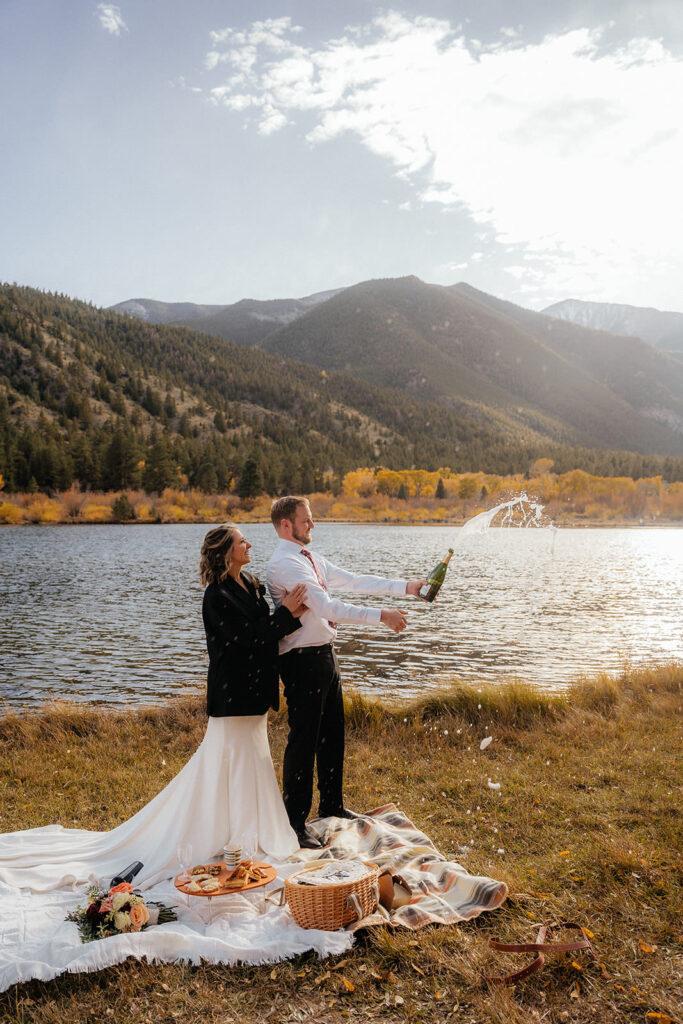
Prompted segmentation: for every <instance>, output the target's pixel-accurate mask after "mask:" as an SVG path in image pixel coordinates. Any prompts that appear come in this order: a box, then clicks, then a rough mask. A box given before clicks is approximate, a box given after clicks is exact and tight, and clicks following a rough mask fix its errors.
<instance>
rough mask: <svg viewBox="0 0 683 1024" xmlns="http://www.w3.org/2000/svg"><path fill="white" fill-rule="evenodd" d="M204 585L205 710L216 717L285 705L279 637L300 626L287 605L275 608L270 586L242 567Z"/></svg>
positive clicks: (263, 711) (256, 713)
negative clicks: (282, 701)
mask: <svg viewBox="0 0 683 1024" xmlns="http://www.w3.org/2000/svg"><path fill="white" fill-rule="evenodd" d="M242 578H243V579H244V581H245V582H246V584H247V589H246V590H245V589H244V587H241V586H240V584H239V583H237V582H236V581H235V580H234V579H232V577H231V576H228V577H227V578H226V579H225V580H224V581H223V582H221V583H210V584H209V586H208V587H207V588H206V590H205V591H204V601H203V605H202V615H203V619H204V629H205V630H206V646H207V650H208V652H209V671H208V674H207V691H206V710H207V713H208V714H209V715H210V716H211V717H214V718H224V717H226V716H229V715H238V716H241V715H263V714H265V712H266V711H267V710H268V708H269V707H272V708H275V709H277V708H278V707H279V705H280V687H279V669H278V641H279V640H281V639H282V637H283V636H287V634H288V633H292V632H294V630H295V629H299V628H300V627H301V623H300V622H299V620H298V619H295V618H294V616H293V615H292V614H291V613H290V612H289V611H288V610H287V609H286V608H284V607H282V606H281V607H280V608H278V609H277V611H275V612H273V613H272V614H271V611H270V608H269V607H268V603H267V601H266V599H265V591H266V588H265V587H264V586H263V585H262V584H261V583H259V581H258V580H257V579H256V577H254V576H252V575H251V574H250V573H247V572H244V571H243V572H242Z"/></svg>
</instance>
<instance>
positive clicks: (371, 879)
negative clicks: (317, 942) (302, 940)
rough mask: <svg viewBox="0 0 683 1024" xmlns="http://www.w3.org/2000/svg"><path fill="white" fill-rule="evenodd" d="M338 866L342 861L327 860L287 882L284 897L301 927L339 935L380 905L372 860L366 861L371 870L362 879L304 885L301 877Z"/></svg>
mask: <svg viewBox="0 0 683 1024" xmlns="http://www.w3.org/2000/svg"><path fill="white" fill-rule="evenodd" d="M335 863H339V862H338V861H333V860H325V861H323V862H322V863H319V864H315V865H313V866H312V867H308V868H304V870H303V871H297V873H296V874H295V875H290V877H289V878H287V879H285V888H284V898H285V900H286V902H287V903H288V904H289V909H290V910H291V911H292V917H293V918H294V920H295V921H296V923H297V924H298V925H299V927H300V928H321V929H322V930H323V931H326V932H336V931H338V930H339V929H340V928H344V927H345V926H346V925H347V924H350V923H351V921H360V920H361V919H362V918H364V917H367V916H368V914H371V913H372V912H373V910H375V909H376V907H377V904H378V902H379V886H378V882H377V880H378V878H379V868H378V867H377V865H376V864H372V863H370V862H369V861H363V863H364V864H365V865H366V867H367V869H368V870H367V874H365V875H363V876H362V877H361V878H355V879H353V880H352V881H349V882H335V883H332V884H330V885H306V884H305V883H304V884H301V881H302V876H304V875H307V874H310V873H311V872H312V871H320V870H321V868H324V867H328V866H329V865H330V864H335Z"/></svg>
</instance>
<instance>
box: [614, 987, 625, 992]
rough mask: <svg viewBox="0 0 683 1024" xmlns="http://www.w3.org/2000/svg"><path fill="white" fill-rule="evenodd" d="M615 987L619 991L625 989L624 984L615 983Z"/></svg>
mask: <svg viewBox="0 0 683 1024" xmlns="http://www.w3.org/2000/svg"><path fill="white" fill-rule="evenodd" d="M614 987H615V989H616V990H617V992H623V991H624V986H623V985H615V986H614Z"/></svg>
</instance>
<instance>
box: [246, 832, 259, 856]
mask: <svg viewBox="0 0 683 1024" xmlns="http://www.w3.org/2000/svg"><path fill="white" fill-rule="evenodd" d="M257 850H258V837H257V836H256V835H255V834H254V833H253V832H250V833H248V834H247V835H245V836H242V857H243V858H244V860H254V859H255V858H256V851H257Z"/></svg>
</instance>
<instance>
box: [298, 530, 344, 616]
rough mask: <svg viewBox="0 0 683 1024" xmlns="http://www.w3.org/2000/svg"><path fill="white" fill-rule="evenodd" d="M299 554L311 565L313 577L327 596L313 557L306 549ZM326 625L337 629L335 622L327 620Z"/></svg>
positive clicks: (325, 587)
mask: <svg viewBox="0 0 683 1024" xmlns="http://www.w3.org/2000/svg"><path fill="white" fill-rule="evenodd" d="M301 554H302V555H303V556H304V558H307V559H308V561H309V562H310V563H311V565H312V566H313V572H314V573H315V575H316V576H317V578H318V583H319V584H320V586H321V587H322V588H323V590H324V591H325V593H326V594H329V590H328V589H327V584H326V583H325V580H324V579H323V578H322V576H321V575H320V570H319V569H318V566H317V565H316V564H315V559H314V557H313V555H312V554H311V552H310V551H307V550H306V548H302V549H301ZM327 625H328V626H329V627H330V629H336V628H337V623H336V622H330V620H329V619H328V620H327Z"/></svg>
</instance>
